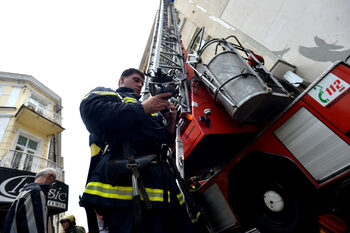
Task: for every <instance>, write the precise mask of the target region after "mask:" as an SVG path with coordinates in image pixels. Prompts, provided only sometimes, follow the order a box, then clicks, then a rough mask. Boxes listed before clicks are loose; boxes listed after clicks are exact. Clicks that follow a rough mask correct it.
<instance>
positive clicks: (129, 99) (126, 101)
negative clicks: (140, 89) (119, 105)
mask: <svg viewBox="0 0 350 233" xmlns="http://www.w3.org/2000/svg"><path fill="white" fill-rule="evenodd" d="M123 102H124V103H137V102H138V100H137V99H135V98H131V97H125V98H124V99H123Z"/></svg>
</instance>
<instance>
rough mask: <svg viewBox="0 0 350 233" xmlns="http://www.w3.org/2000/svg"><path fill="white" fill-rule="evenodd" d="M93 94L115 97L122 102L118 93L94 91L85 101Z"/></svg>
mask: <svg viewBox="0 0 350 233" xmlns="http://www.w3.org/2000/svg"><path fill="white" fill-rule="evenodd" d="M91 94H96V95H115V96H117V97H118V98H119V100H122V98H121V96H120V95H119V94H118V93H116V92H113V91H93V92H90V93H89V94H87V95H86V96H85V97H84V99H86V98H87V97H89V96H90V95H91Z"/></svg>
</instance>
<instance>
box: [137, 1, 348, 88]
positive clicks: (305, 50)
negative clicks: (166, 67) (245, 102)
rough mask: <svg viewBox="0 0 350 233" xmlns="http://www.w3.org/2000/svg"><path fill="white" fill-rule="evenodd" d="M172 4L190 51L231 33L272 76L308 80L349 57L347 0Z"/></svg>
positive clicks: (175, 2) (180, 2) (184, 42)
mask: <svg viewBox="0 0 350 233" xmlns="http://www.w3.org/2000/svg"><path fill="white" fill-rule="evenodd" d="M174 4H175V8H176V10H177V16H178V26H179V29H180V34H181V39H182V43H183V45H184V48H185V49H186V50H187V51H188V52H189V53H191V52H193V51H191V50H193V49H194V50H196V49H198V46H199V45H200V44H201V45H203V43H205V42H207V41H209V40H211V39H213V38H227V37H228V36H231V35H234V36H236V37H237V38H238V39H239V41H240V42H241V44H242V45H243V46H244V47H245V48H248V49H251V50H253V51H254V52H255V53H256V54H259V55H261V56H262V57H264V59H265V66H266V67H267V68H268V69H272V71H274V73H273V74H274V75H275V76H277V77H278V76H281V77H280V78H283V75H284V73H285V72H287V71H288V70H290V71H293V72H294V73H296V74H297V75H299V76H300V77H302V78H303V79H304V80H306V81H307V82H312V81H313V80H315V79H316V78H318V77H319V76H320V75H321V74H322V73H323V72H324V71H325V70H326V69H327V68H328V67H329V66H330V65H331V64H332V63H334V62H335V61H337V60H345V59H346V58H348V57H349V56H350V31H349V30H348V29H349V22H350V15H349V14H348V12H349V10H350V2H349V1H346V0H339V1H337V2H336V3H334V2H333V1H316V0H312V1H302V0H296V1H283V0H272V1H258V0H253V1H244V0H216V1H212V0H175V1H174ZM201 27H205V32H204V36H203V37H202V41H199V38H197V41H194V46H193V48H192V49H191V48H189V45H190V44H191V43H192V41H193V40H195V38H194V37H195V35H196V34H197V32H198V31H199V29H200V28H201ZM233 42H234V41H233ZM146 50H147V48H146ZM144 60H145V58H144V59H143V61H142V62H141V66H140V67H141V68H143V67H144V66H143V65H144V63H143V62H144Z"/></svg>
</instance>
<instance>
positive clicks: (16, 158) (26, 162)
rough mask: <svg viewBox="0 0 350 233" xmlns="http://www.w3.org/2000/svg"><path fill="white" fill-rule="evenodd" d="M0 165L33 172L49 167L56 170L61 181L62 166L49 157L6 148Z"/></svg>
mask: <svg viewBox="0 0 350 233" xmlns="http://www.w3.org/2000/svg"><path fill="white" fill-rule="evenodd" d="M0 167H7V168H15V169H18V170H24V171H30V172H33V173H37V172H38V171H40V170H42V169H44V168H47V167H50V168H53V169H54V170H55V171H56V175H57V180H59V181H63V167H61V166H60V165H58V164H57V163H55V162H53V161H51V160H49V159H45V158H43V157H41V156H38V155H35V154H30V153H25V152H23V151H19V150H8V151H7V152H6V154H5V155H4V157H3V158H2V159H1V160H0Z"/></svg>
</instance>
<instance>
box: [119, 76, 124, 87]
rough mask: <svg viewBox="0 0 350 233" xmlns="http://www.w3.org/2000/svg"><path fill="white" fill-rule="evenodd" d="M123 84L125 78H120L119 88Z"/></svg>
mask: <svg viewBox="0 0 350 233" xmlns="http://www.w3.org/2000/svg"><path fill="white" fill-rule="evenodd" d="M124 82H125V77H123V76H121V77H120V79H119V86H121V85H123V84H124Z"/></svg>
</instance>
